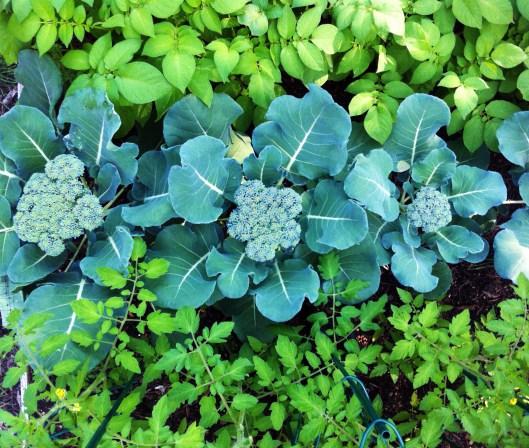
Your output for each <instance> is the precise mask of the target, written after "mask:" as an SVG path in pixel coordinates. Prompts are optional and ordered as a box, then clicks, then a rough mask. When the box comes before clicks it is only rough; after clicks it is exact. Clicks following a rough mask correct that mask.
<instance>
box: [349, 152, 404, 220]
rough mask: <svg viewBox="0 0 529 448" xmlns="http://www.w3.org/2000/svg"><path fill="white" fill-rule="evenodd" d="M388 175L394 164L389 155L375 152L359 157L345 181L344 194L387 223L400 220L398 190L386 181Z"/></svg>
mask: <svg viewBox="0 0 529 448" xmlns="http://www.w3.org/2000/svg"><path fill="white" fill-rule="evenodd" d="M391 171H393V161H392V160H391V157H390V156H389V155H388V153H387V152H386V151H384V150H382V149H374V150H372V151H371V152H370V153H369V154H368V155H367V156H365V155H363V154H359V155H358V157H357V159H356V163H355V164H354V167H353V169H352V170H351V172H350V173H349V175H348V176H347V177H346V178H345V192H346V193H347V194H348V195H349V197H351V198H353V199H355V200H357V201H358V202H360V203H361V204H363V205H364V206H365V207H366V208H367V209H368V210H370V211H372V212H374V213H376V214H377V215H380V216H381V217H382V218H384V219H385V220H386V221H389V222H391V221H395V220H396V219H397V218H398V217H399V203H398V201H397V200H396V199H395V194H396V192H397V187H395V184H393V182H391V181H390V180H389V179H388V176H389V174H390V173H391Z"/></svg>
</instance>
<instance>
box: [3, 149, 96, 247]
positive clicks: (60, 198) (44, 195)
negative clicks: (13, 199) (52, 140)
mask: <svg viewBox="0 0 529 448" xmlns="http://www.w3.org/2000/svg"><path fill="white" fill-rule="evenodd" d="M84 170H85V166H84V164H83V162H81V161H80V160H79V159H78V158H77V157H75V156H74V155H70V154H65V155H59V156H57V157H56V158H54V159H53V160H50V161H48V162H47V163H46V167H45V172H44V173H35V174H32V175H31V177H30V178H29V180H28V181H27V182H26V184H25V185H24V193H23V195H22V196H21V197H20V199H19V201H18V203H17V212H16V214H15V215H14V216H13V225H14V227H15V231H16V233H17V235H18V237H19V238H20V239H21V240H22V241H27V242H30V243H37V244H38V246H39V247H40V248H41V249H42V250H43V251H44V252H45V253H46V254H48V255H51V256H52V257H56V256H58V255H60V254H61V253H62V252H64V250H65V246H64V240H69V239H72V238H77V237H79V236H81V235H82V234H83V233H84V232H85V231H91V230H94V229H96V228H97V227H99V226H100V225H101V224H102V223H103V207H102V206H101V205H100V204H99V199H98V198H97V197H96V196H94V195H93V194H92V193H91V191H90V190H89V189H88V187H86V186H85V185H84V184H83V183H82V181H81V180H80V179H79V178H80V177H81V176H82V175H83V172H84Z"/></svg>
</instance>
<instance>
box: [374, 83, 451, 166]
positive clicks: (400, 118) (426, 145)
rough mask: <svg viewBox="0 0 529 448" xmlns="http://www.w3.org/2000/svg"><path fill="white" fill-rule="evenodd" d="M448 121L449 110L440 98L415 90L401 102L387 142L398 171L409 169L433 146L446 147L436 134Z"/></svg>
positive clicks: (386, 147)
mask: <svg viewBox="0 0 529 448" xmlns="http://www.w3.org/2000/svg"><path fill="white" fill-rule="evenodd" d="M449 121H450V109H449V108H448V106H447V105H446V103H445V102H444V101H443V100H441V99H439V98H436V97H434V96H431V95H426V94H423V93H416V94H414V95H410V96H409V97H407V98H406V99H405V100H404V101H402V103H400V106H399V108H398V110H397V119H396V121H395V124H394V125H393V130H392V131H391V135H390V136H389V138H388V140H387V141H386V142H385V143H384V149H385V150H386V151H387V152H388V153H389V154H390V155H391V157H392V158H393V161H394V162H395V163H396V167H397V171H406V170H407V169H409V168H410V167H412V166H413V164H414V163H416V162H420V161H421V160H423V159H424V158H425V157H426V156H427V155H428V154H429V153H430V152H431V151H433V150H434V149H439V148H444V147H446V143H445V142H444V141H443V140H442V139H441V138H439V137H438V136H437V135H436V134H437V131H438V130H439V129H440V128H441V127H442V126H446V125H448V123H449Z"/></svg>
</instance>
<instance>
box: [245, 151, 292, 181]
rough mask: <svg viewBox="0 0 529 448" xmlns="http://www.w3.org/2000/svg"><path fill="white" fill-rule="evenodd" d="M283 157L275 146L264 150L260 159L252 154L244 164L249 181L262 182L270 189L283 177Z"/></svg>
mask: <svg viewBox="0 0 529 448" xmlns="http://www.w3.org/2000/svg"><path fill="white" fill-rule="evenodd" d="M282 160H283V156H282V155H281V151H279V149H277V148H276V147H275V146H268V147H267V148H264V149H263V150H262V151H261V152H260V154H259V157H256V156H255V154H250V155H249V156H248V157H247V158H246V159H244V162H243V171H244V174H245V175H246V177H247V178H248V179H251V180H260V181H261V182H262V183H263V184H265V185H266V186H268V187H270V186H272V185H274V184H275V183H277V181H278V180H279V179H281V176H282V169H281V164H282Z"/></svg>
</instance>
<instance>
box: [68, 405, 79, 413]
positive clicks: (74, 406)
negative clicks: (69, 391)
mask: <svg viewBox="0 0 529 448" xmlns="http://www.w3.org/2000/svg"><path fill="white" fill-rule="evenodd" d="M69 409H70V411H72V412H80V411H81V405H80V404H79V403H74V404H72V405H71V406H70V408H69Z"/></svg>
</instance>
